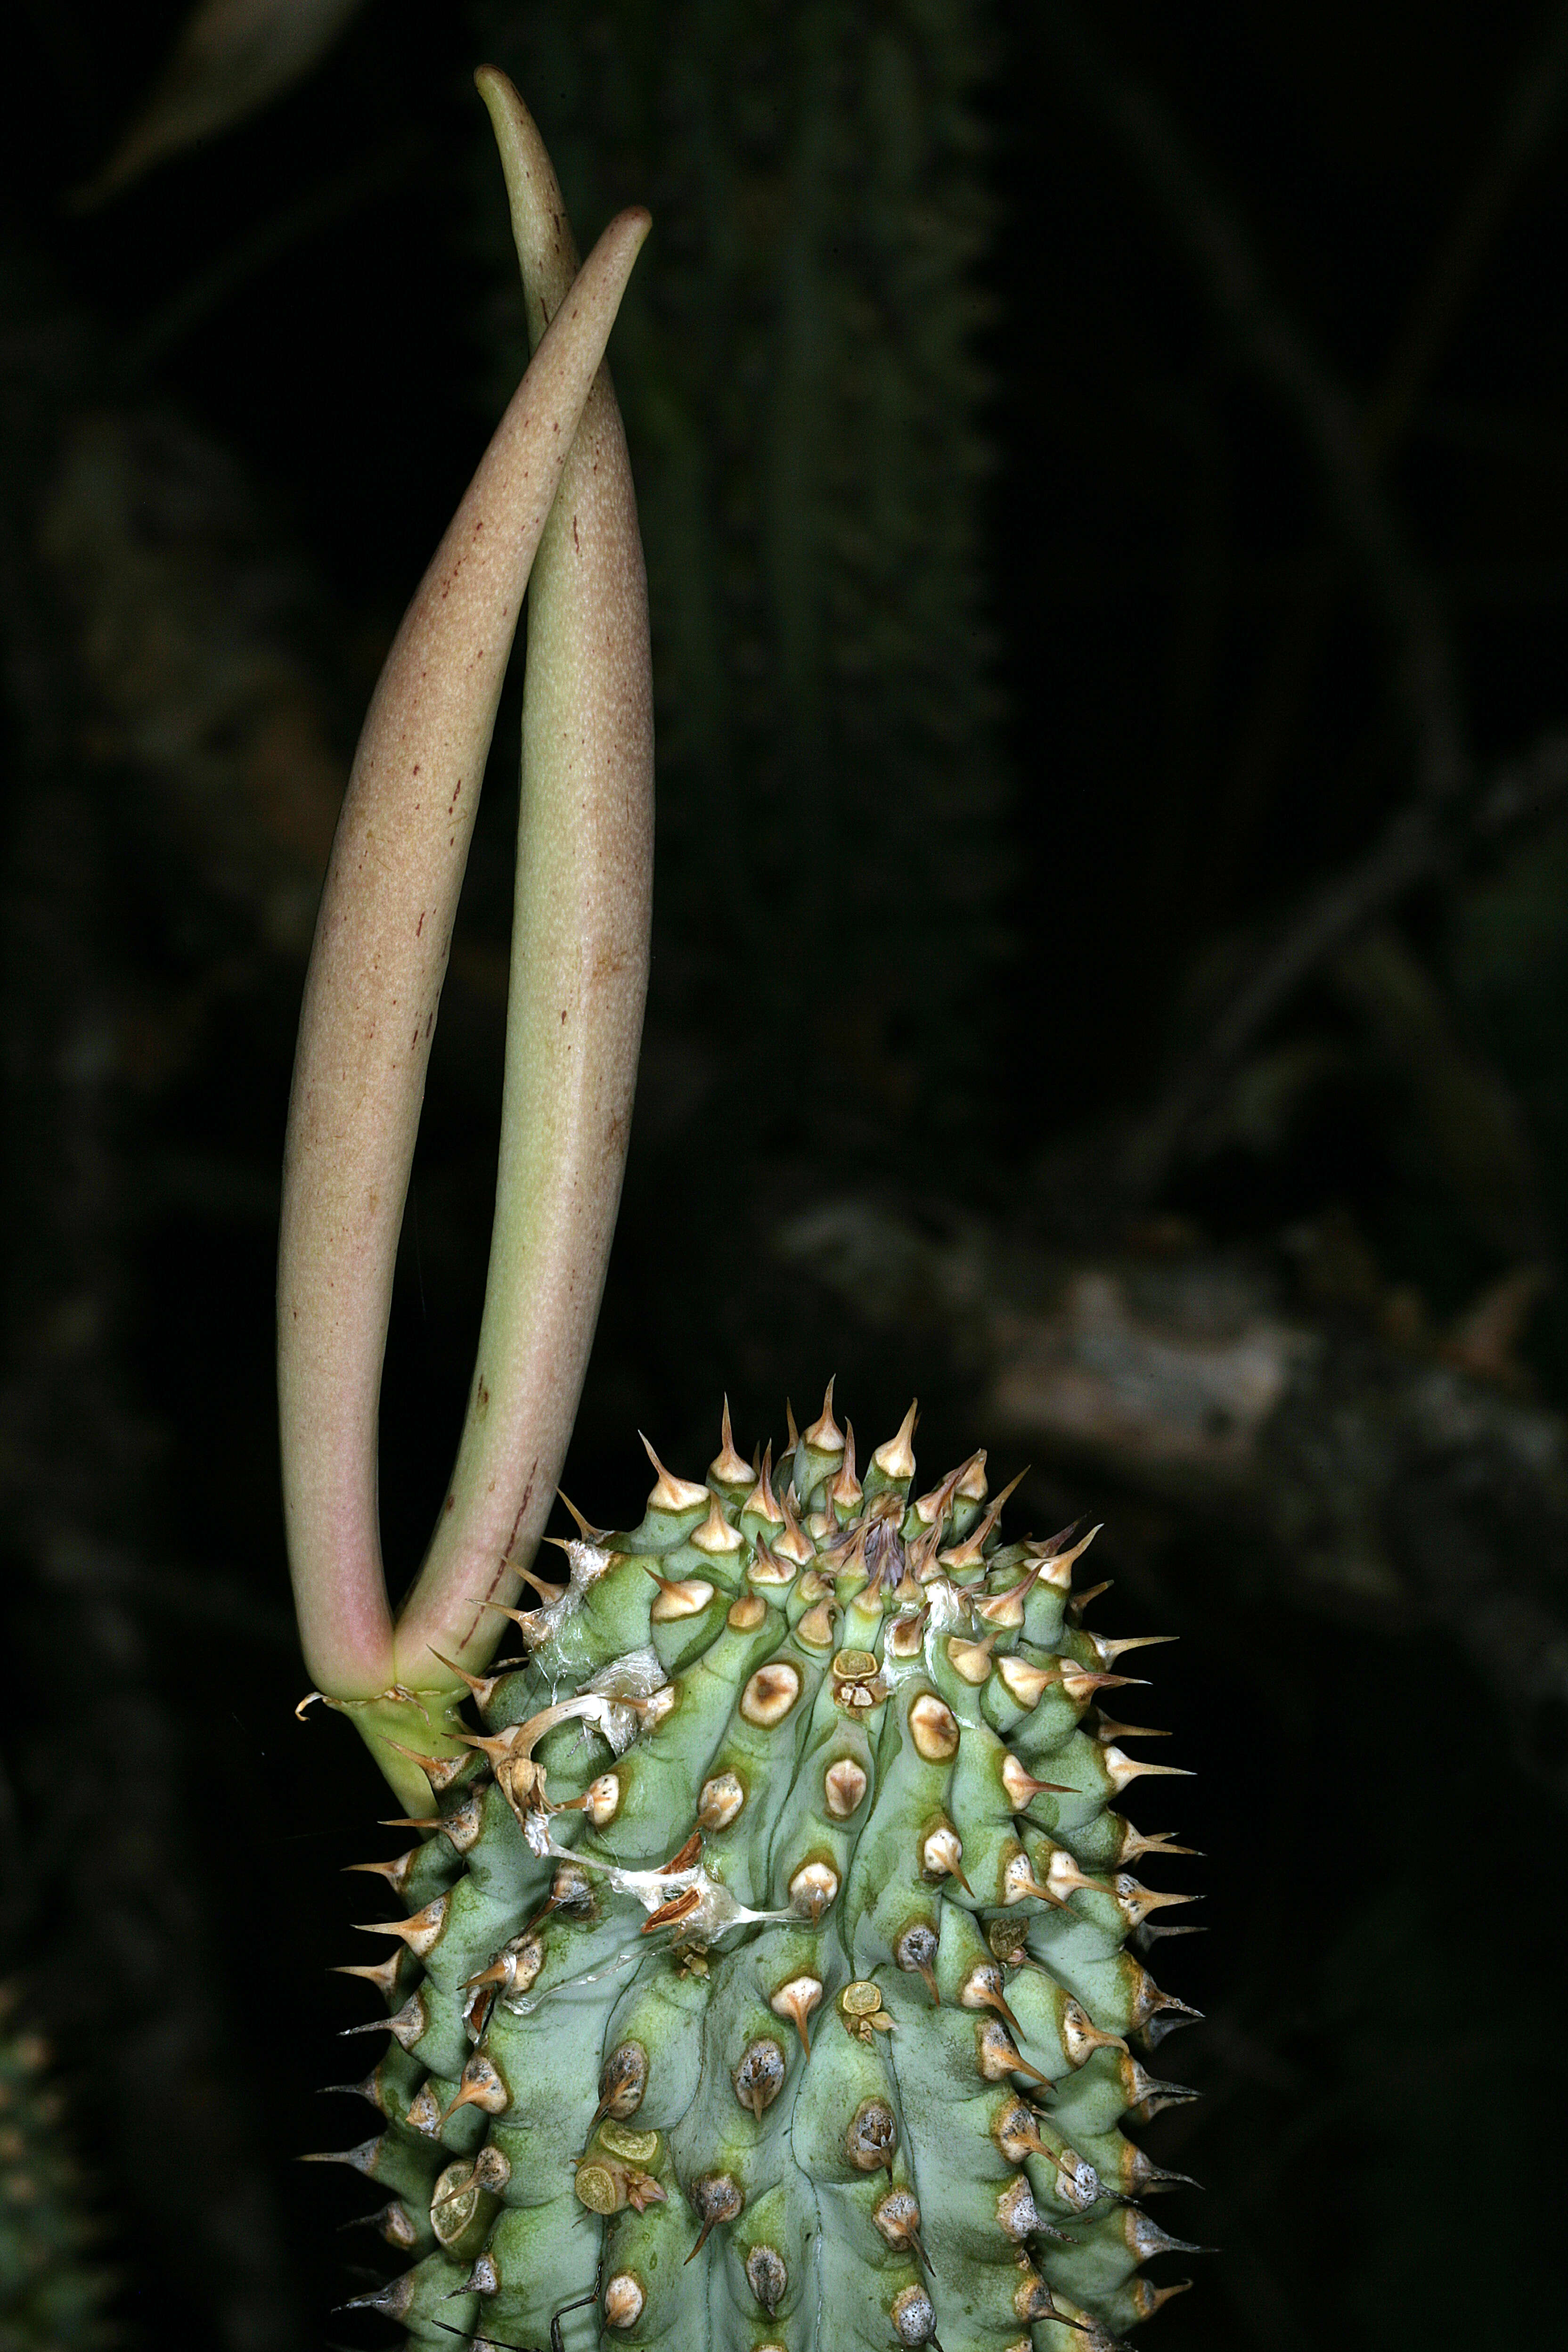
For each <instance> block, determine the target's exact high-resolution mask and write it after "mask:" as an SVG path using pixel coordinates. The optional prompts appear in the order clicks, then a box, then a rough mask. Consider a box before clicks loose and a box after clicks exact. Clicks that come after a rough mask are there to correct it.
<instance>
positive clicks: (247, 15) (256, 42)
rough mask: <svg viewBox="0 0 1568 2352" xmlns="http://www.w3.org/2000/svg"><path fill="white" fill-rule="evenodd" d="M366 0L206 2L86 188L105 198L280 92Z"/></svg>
mask: <svg viewBox="0 0 1568 2352" xmlns="http://www.w3.org/2000/svg"><path fill="white" fill-rule="evenodd" d="M360 5H361V0H203V4H202V5H201V6H199V7H198V8H197V9H196V10H195V13H194V15H192V16H191V17H190V18H189V19H188V20H187V22H186V25H185V29H184V33H183V34H182V35H181V37H180V39H179V42H178V44H177V46H176V47H175V49H174V55H173V56H172V57H171V58H170V59H169V62H168V64H167V65H166V66H165V67H164V68H163V72H162V74H161V75H160V76H159V78H158V80H157V81H156V83H155V84H154V86H153V92H152V95H151V97H150V98H149V100H148V102H147V104H146V106H145V107H144V108H143V109H142V112H141V113H140V114H139V115H138V116H137V118H136V120H135V121H134V122H133V123H132V126H131V128H130V130H129V131H127V132H126V134H125V136H124V138H123V139H122V140H121V142H120V144H119V146H118V147H117V148H116V149H115V151H114V152H113V154H112V155H111V156H110V159H109V161H108V163H106V164H105V165H104V167H103V169H102V171H101V172H100V173H99V174H98V176H97V178H96V179H95V180H93V181H92V182H91V183H90V184H89V186H87V187H86V188H84V189H83V190H82V192H81V196H80V199H79V201H80V202H81V204H83V205H96V204H101V203H102V202H103V201H104V200H105V198H106V197H109V196H111V195H115V194H118V193H119V191H120V190H121V189H122V188H125V187H128V186H129V185H130V184H131V183H132V180H138V179H140V178H141V176H142V173H143V172H147V171H150V170H151V169H152V167H153V164H154V163H163V162H164V161H165V160H166V159H167V158H168V157H169V156H171V155H177V154H179V153H180V152H181V150H182V149H184V148H186V147H192V146H195V144H196V142H198V141H199V140H203V139H211V138H213V137H215V136H216V134H217V133H218V132H220V131H227V130H229V129H231V128H232V127H233V125H234V124H235V123H237V122H240V121H243V120H244V119H245V117H246V116H247V114H254V113H255V112H256V111H257V110H258V108H259V107H263V106H266V105H268V103H269V102H270V100H273V99H275V98H277V97H279V96H280V95H281V93H282V92H283V91H284V90H286V89H289V86H290V84H291V83H293V82H296V81H298V80H299V79H300V77H301V75H303V74H307V73H309V72H310V68H311V67H312V66H313V65H314V64H315V63H316V61H317V59H318V58H320V57H321V56H322V55H323V54H324V52H325V51H326V50H327V49H328V48H330V47H331V44H332V43H333V41H335V40H336V39H337V37H338V35H339V34H340V33H341V32H342V30H343V28H344V26H346V25H347V23H348V21H349V19H350V17H351V16H353V14H354V13H355V11H356V10H357V9H358V7H359V6H360Z"/></svg>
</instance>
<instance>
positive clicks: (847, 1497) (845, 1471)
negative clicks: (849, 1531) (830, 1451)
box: [827, 1416, 863, 1518]
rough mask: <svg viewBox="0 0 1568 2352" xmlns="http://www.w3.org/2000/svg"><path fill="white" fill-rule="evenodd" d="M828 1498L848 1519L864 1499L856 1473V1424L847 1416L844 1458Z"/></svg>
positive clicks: (835, 1509)
mask: <svg viewBox="0 0 1568 2352" xmlns="http://www.w3.org/2000/svg"><path fill="white" fill-rule="evenodd" d="M827 1499H828V1501H829V1503H830V1504H831V1505H832V1506H833V1508H834V1511H835V1512H836V1513H837V1512H840V1511H842V1513H843V1514H844V1517H846V1518H851V1517H853V1516H854V1514H855V1513H856V1511H857V1510H858V1508H859V1507H860V1504H861V1501H862V1499H863V1493H862V1488H861V1486H860V1481H859V1479H858V1478H857V1476H856V1475H855V1424H854V1423H853V1422H852V1421H851V1420H849V1419H848V1417H847V1416H846V1418H845V1423H844V1459H843V1461H842V1462H841V1463H840V1464H839V1465H838V1475H837V1477H836V1478H835V1479H834V1481H833V1484H832V1486H829V1488H828V1490H827Z"/></svg>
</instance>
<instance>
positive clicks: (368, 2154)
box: [294, 2133, 381, 2175]
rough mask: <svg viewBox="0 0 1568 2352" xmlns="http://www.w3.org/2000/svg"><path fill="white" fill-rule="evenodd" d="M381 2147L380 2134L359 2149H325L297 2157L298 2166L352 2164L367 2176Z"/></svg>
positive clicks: (364, 2142) (362, 2142)
mask: <svg viewBox="0 0 1568 2352" xmlns="http://www.w3.org/2000/svg"><path fill="white" fill-rule="evenodd" d="M380 2146H381V2136H380V2134H379V2133H378V2134H377V2135H376V2137H375V2138H374V2139H362V2140H361V2142H360V2144H359V2146H358V2147H332V2148H323V2149H321V2151H320V2152H318V2153H313V2154H311V2155H310V2156H297V2157H296V2158H295V2159H294V2161H295V2163H296V2164H352V2165H353V2168H354V2170H355V2171H356V2172H363V2173H365V2174H367V2175H369V2173H370V2168H371V2166H372V2164H373V2163H374V2161H375V2151H376V2149H377V2148H378V2147H380Z"/></svg>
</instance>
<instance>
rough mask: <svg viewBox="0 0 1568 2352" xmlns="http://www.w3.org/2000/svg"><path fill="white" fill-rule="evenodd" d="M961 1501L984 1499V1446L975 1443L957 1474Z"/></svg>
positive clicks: (980, 1500) (979, 1501) (973, 1501)
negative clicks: (972, 1450) (971, 1452)
mask: <svg viewBox="0 0 1568 2352" xmlns="http://www.w3.org/2000/svg"><path fill="white" fill-rule="evenodd" d="M958 1495H959V1499H960V1501H961V1502H965V1503H983V1502H984V1500H985V1448H984V1445H977V1446H976V1447H975V1449H974V1452H973V1454H971V1455H970V1457H969V1459H968V1461H967V1462H966V1463H964V1464H963V1467H962V1469H961V1470H960V1472H959V1475H958Z"/></svg>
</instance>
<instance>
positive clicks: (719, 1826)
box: [697, 1772, 746, 1830]
mask: <svg viewBox="0 0 1568 2352" xmlns="http://www.w3.org/2000/svg"><path fill="white" fill-rule="evenodd" d="M745 1801H746V1792H745V1790H744V1789H742V1786H741V1783H740V1781H739V1780H737V1779H736V1777H735V1775H734V1773H733V1772H721V1773H718V1774H717V1775H716V1776H715V1777H714V1779H712V1780H704V1782H703V1783H702V1792H701V1794H700V1797H699V1798H698V1800H697V1818H698V1821H699V1822H700V1824H701V1826H702V1827H703V1828H704V1829H705V1830H727V1829H728V1828H729V1826H730V1824H731V1822H732V1821H733V1820H734V1818H735V1816H736V1814H737V1813H738V1812H739V1811H740V1810H741V1808H742V1805H743V1804H744V1803H745Z"/></svg>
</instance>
